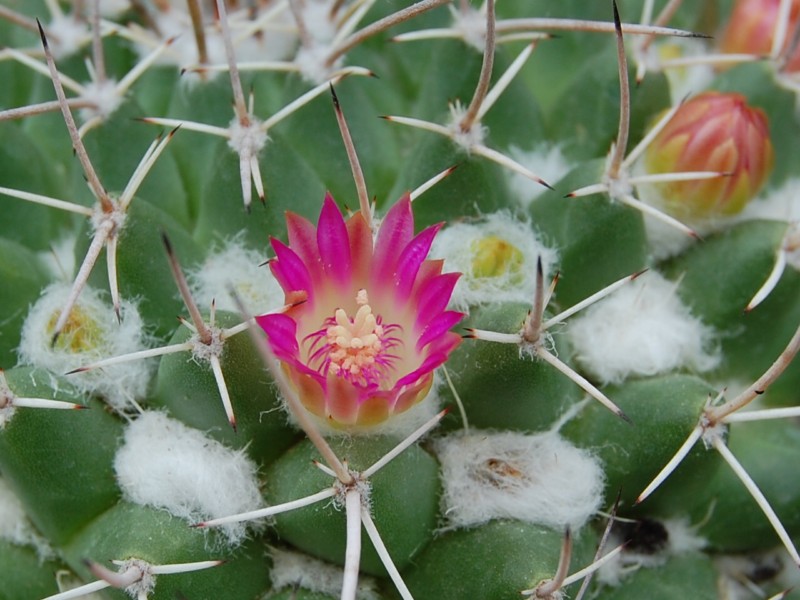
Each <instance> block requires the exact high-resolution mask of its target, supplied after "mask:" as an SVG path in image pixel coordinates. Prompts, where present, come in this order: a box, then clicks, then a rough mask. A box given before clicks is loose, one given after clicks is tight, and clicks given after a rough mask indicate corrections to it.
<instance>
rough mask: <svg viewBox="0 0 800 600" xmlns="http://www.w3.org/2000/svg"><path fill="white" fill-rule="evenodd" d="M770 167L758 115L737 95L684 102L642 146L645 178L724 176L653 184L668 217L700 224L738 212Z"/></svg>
mask: <svg viewBox="0 0 800 600" xmlns="http://www.w3.org/2000/svg"><path fill="white" fill-rule="evenodd" d="M773 162H774V151H773V148H772V142H771V141H770V135H769V124H768V122H767V116H766V115H765V114H764V111H762V110H760V109H758V108H753V107H751V106H749V105H748V104H747V100H746V98H745V97H744V96H742V95H740V94H732V93H720V92H705V93H703V94H699V95H697V96H695V97H693V98H690V99H689V100H688V101H686V103H685V104H683V105H682V106H681V107H680V109H679V110H678V111H677V112H676V113H675V115H674V116H673V117H672V119H671V120H670V121H669V123H667V125H666V126H665V127H664V129H662V130H661V131H660V132H659V133H658V135H657V136H656V137H655V139H654V140H653V142H652V143H651V144H650V145H649V146H648V148H647V152H646V154H645V169H646V171H647V172H648V173H683V172H692V171H715V172H719V173H728V174H729V176H727V177H718V178H714V179H704V180H696V181H674V182H670V183H662V184H658V191H659V192H660V195H661V199H662V201H663V203H664V206H665V208H666V210H667V211H668V212H670V213H671V214H673V215H675V216H676V217H678V218H680V219H689V220H695V219H704V218H713V217H717V216H725V215H733V214H736V213H738V212H740V211H741V210H742V209H743V208H744V207H745V205H746V204H747V203H748V202H749V201H750V200H751V199H752V198H753V197H755V195H756V194H757V193H758V191H759V190H760V189H761V187H762V186H763V184H764V183H765V182H766V181H767V178H768V177H769V174H770V172H771V171H772V166H773Z"/></svg>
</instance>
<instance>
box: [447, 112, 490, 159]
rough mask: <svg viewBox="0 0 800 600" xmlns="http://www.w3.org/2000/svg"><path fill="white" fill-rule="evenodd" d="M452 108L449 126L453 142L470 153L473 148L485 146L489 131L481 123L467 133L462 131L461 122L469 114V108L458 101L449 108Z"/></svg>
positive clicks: (474, 125)
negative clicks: (484, 141) (484, 142)
mask: <svg viewBox="0 0 800 600" xmlns="http://www.w3.org/2000/svg"><path fill="white" fill-rule="evenodd" d="M449 108H450V124H449V125H448V126H447V127H448V129H450V135H451V137H452V139H453V142H455V143H456V144H458V145H459V146H461V148H462V149H463V150H464V151H465V152H467V153H469V152H470V151H471V150H472V148H473V147H475V146H480V145H481V144H483V140H484V139H485V138H486V134H487V133H489V130H488V129H487V128H486V127H484V126H483V125H481V124H480V123H479V122H477V121H476V122H475V123H473V124H472V127H470V128H469V129H468V130H467V131H462V129H461V121H462V120H463V119H464V117H465V116H466V114H467V108H466V107H465V106H463V105H462V104H461V102H460V101H459V100H456V101H455V102H453V103H452V104H450V106H449Z"/></svg>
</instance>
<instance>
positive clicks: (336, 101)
mask: <svg viewBox="0 0 800 600" xmlns="http://www.w3.org/2000/svg"><path fill="white" fill-rule="evenodd" d="M329 87H330V90H331V100H333V109H334V110H335V111H336V112H341V111H342V108H341V106H339V97H338V96H337V95H336V89H335V88H334V87H333V83H330V84H329Z"/></svg>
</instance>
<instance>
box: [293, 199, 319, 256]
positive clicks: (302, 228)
mask: <svg viewBox="0 0 800 600" xmlns="http://www.w3.org/2000/svg"><path fill="white" fill-rule="evenodd" d="M286 229H287V232H288V234H289V246H291V248H292V250H294V251H295V252H296V253H297V256H299V257H300V260H302V261H303V262H304V263H305V264H306V266H307V267H308V268H309V269H314V268H316V266H317V265H319V264H320V258H319V248H317V228H316V227H314V224H313V223H311V221H309V220H308V219H305V218H303V217H301V216H300V215H298V214H296V213H293V212H291V211H287V212H286Z"/></svg>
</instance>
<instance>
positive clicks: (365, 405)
mask: <svg viewBox="0 0 800 600" xmlns="http://www.w3.org/2000/svg"><path fill="white" fill-rule="evenodd" d="M392 395H393V394H390V393H387V392H380V393H376V394H370V395H369V396H368V397H367V398H365V399H364V400H363V401H362V402H361V404H360V405H359V407H358V425H359V426H370V425H376V424H378V423H383V422H384V421H385V420H386V419H388V418H389V409H390V408H391V396H392Z"/></svg>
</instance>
